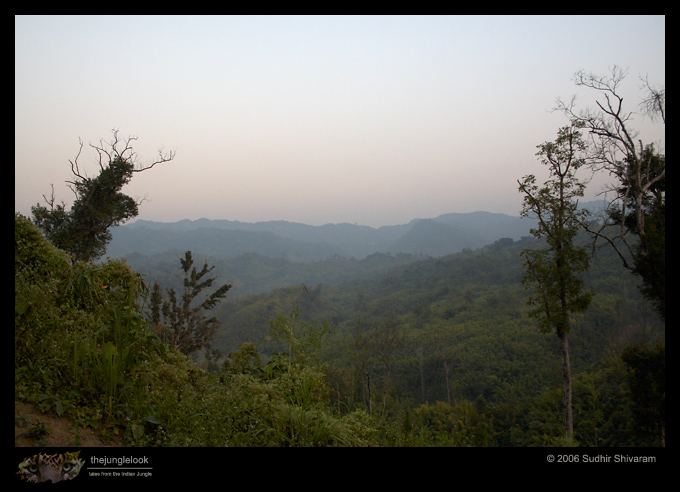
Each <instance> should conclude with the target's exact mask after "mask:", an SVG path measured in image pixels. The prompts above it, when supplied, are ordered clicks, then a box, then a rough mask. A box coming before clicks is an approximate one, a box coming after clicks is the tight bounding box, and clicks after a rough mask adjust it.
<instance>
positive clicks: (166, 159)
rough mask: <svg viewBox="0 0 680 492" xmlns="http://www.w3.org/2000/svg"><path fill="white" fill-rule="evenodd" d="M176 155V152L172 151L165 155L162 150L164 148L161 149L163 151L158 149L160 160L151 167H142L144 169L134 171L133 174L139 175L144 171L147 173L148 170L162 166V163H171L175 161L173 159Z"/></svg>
mask: <svg viewBox="0 0 680 492" xmlns="http://www.w3.org/2000/svg"><path fill="white" fill-rule="evenodd" d="M176 154H177V153H176V152H173V151H172V150H171V151H170V152H168V153H167V154H165V155H163V149H162V148H161V149H158V160H156V161H154V162H152V163H151V164H149V165H147V166H142V167H140V168H138V169H133V170H132V172H133V173H139V172H142V171H146V170H147V169H151V168H152V167H154V166H155V165H156V164H160V163H162V162H169V161H171V160H173V159H174V158H175V155H176Z"/></svg>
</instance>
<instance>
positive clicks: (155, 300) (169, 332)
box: [150, 251, 231, 354]
mask: <svg viewBox="0 0 680 492" xmlns="http://www.w3.org/2000/svg"><path fill="white" fill-rule="evenodd" d="M180 263H181V264H182V270H183V271H184V292H183V293H182V297H181V299H179V301H178V299H177V294H176V293H175V289H168V290H167V294H168V298H167V300H164V299H163V294H162V292H161V287H160V285H159V284H158V282H156V283H154V286H153V289H152V291H151V299H150V310H151V325H152V328H153V329H154V331H156V333H158V335H159V337H160V338H161V340H162V341H163V342H164V343H167V344H168V345H170V346H171V347H173V348H175V349H177V350H179V351H180V352H182V353H184V354H190V353H191V352H194V351H196V350H201V349H205V348H210V341H211V340H212V339H213V338H214V336H215V332H216V331H217V327H218V325H219V322H218V320H217V318H215V317H214V316H212V317H210V318H208V317H207V316H206V314H205V312H206V311H210V310H211V309H213V308H215V306H217V303H218V302H219V301H220V300H221V299H222V298H223V297H224V296H226V295H227V291H228V290H229V289H230V288H231V285H230V284H224V285H222V286H221V287H219V288H218V289H217V290H216V291H215V292H213V293H212V294H210V295H209V296H207V297H206V298H205V300H203V302H200V303H199V304H197V305H195V303H194V300H196V298H198V297H199V296H201V293H202V291H203V290H204V289H207V288H209V287H211V286H212V284H213V283H214V282H215V280H216V277H206V275H208V274H209V273H210V272H211V271H212V270H213V269H214V268H215V267H214V266H212V267H208V264H207V263H206V264H204V265H203V269H202V270H201V271H200V272H197V271H196V267H194V266H193V264H194V259H193V256H192V254H191V251H187V252H186V253H185V254H184V259H182V258H180ZM204 277H205V278H204ZM201 297H202V296H201ZM161 315H162V319H161Z"/></svg>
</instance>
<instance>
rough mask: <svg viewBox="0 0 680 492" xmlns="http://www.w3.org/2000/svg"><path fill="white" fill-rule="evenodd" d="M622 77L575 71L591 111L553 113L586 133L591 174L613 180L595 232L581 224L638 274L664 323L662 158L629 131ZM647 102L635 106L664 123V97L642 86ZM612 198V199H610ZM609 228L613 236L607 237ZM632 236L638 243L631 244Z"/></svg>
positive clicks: (571, 107)
mask: <svg viewBox="0 0 680 492" xmlns="http://www.w3.org/2000/svg"><path fill="white" fill-rule="evenodd" d="M626 75H627V71H626V70H623V69H621V68H619V67H617V66H614V67H613V68H612V69H611V71H610V74H609V75H606V76H598V75H594V74H592V73H587V72H584V71H579V72H577V73H576V74H575V77H574V80H575V83H576V85H577V86H581V87H586V88H589V89H593V90H595V91H597V92H598V93H599V95H600V98H599V99H597V100H596V108H586V109H583V110H581V111H577V110H576V104H575V98H572V99H571V100H570V101H569V102H568V103H565V102H563V101H561V100H558V101H557V107H556V108H555V109H556V110H558V111H561V112H563V113H564V114H565V115H566V116H567V118H569V120H571V121H572V123H578V124H580V125H583V128H584V129H586V130H587V131H588V135H589V139H588V141H587V156H586V157H587V160H588V162H589V164H590V165H591V167H592V168H593V169H594V171H596V172H605V173H608V174H609V175H610V176H613V177H614V178H615V179H616V181H617V183H616V184H614V185H613V186H611V187H609V188H607V189H606V190H605V192H606V193H607V194H609V197H610V198H609V199H608V202H609V203H608V207H607V211H606V216H605V217H604V218H603V220H602V221H601V222H600V225H599V226H593V225H592V224H590V225H588V224H584V225H585V227H586V229H587V230H588V231H589V232H590V233H591V234H592V235H593V236H594V238H595V241H594V243H593V244H594V246H595V244H596V243H597V240H598V239H602V240H604V241H605V242H606V243H608V244H610V245H611V246H612V247H613V248H614V250H615V251H616V253H617V254H618V256H619V257H620V258H621V260H622V263H623V265H624V267H626V268H627V269H629V270H630V271H632V272H633V273H636V274H639V275H640V276H641V277H642V279H643V282H644V283H645V284H646V285H645V289H643V293H645V295H646V296H647V297H648V298H650V300H652V301H653V302H654V304H655V306H656V307H657V310H658V311H659V312H660V313H661V315H662V317H664V318H665V307H664V306H665V274H664V272H665V246H664V244H665V193H666V185H665V180H666V165H665V155H662V154H660V153H659V149H657V148H656V147H655V145H654V144H647V145H645V144H644V143H643V142H642V140H640V139H638V135H639V133H638V132H637V131H636V130H635V129H634V128H633V126H632V121H633V118H634V116H635V115H636V113H634V112H633V111H628V110H625V109H624V106H623V97H622V96H621V90H620V88H621V83H622V81H623V80H624V79H625V77H626ZM642 89H643V90H644V91H645V92H646V97H645V98H644V99H643V100H642V102H641V103H640V105H639V108H640V110H641V111H642V114H644V115H646V116H648V117H650V118H651V119H652V121H659V120H660V121H661V122H662V124H664V125H665V123H666V111H665V110H666V91H665V88H664V87H660V88H659V87H652V85H651V84H650V83H649V81H648V80H647V79H646V78H645V79H644V80H643V86H642ZM612 193H613V198H611V196H612ZM611 226H614V227H615V229H616V231H617V232H616V233H615V234H614V235H613V236H612V234H609V233H608V231H610V230H611ZM631 235H634V236H637V239H638V240H637V242H633V241H631Z"/></svg>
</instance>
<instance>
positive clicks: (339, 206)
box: [14, 16, 666, 227]
mask: <svg viewBox="0 0 680 492" xmlns="http://www.w3.org/2000/svg"><path fill="white" fill-rule="evenodd" d="M665 36H666V32H665V17H663V16H660V17H659V16H657V17H638V16H629V17H458V16H455V17H111V16H102V17H32V16H30V17H16V18H15V62H14V63H15V65H14V66H15V76H14V78H15V123H14V128H15V161H14V170H15V184H14V192H15V199H14V202H15V210H16V211H19V212H22V213H24V214H25V215H28V214H30V207H31V205H35V204H36V203H38V202H43V199H42V195H43V194H46V195H48V196H49V194H50V183H54V185H55V194H56V197H57V200H58V201H61V200H64V201H66V203H67V204H69V203H71V201H72V199H73V194H72V193H71V191H70V190H69V189H68V188H67V187H66V185H65V183H64V181H65V180H67V179H69V178H70V177H71V174H70V166H69V164H68V159H73V158H74V157H75V155H76V153H77V151H78V138H79V137H80V138H81V139H82V140H83V141H84V142H85V147H84V149H83V154H82V155H81V157H80V159H79V163H80V164H81V166H82V167H83V168H84V169H86V170H87V172H88V174H89V175H90V176H94V175H96V174H97V170H98V166H97V164H96V159H97V155H96V153H95V152H94V151H93V150H92V149H90V148H88V147H87V144H88V143H90V142H92V143H98V142H99V140H100V139H102V138H103V139H104V140H108V139H109V138H110V137H111V129H113V128H117V129H118V130H119V132H120V135H121V136H128V135H134V136H136V137H138V140H137V142H136V144H135V150H136V152H137V154H138V155H139V160H140V163H147V162H150V161H152V160H153V158H154V157H155V156H156V155H157V152H158V149H159V148H160V147H163V148H164V149H165V150H166V151H167V150H174V151H176V152H177V156H176V158H175V160H174V161H172V162H170V163H166V164H163V165H159V166H156V167H154V168H153V169H151V170H148V171H145V172H143V173H138V174H136V175H135V176H134V178H133V181H132V182H131V183H130V184H129V185H128V186H127V187H126V188H124V190H123V191H124V192H126V193H127V194H129V195H131V196H133V197H136V198H143V197H145V196H146V197H147V199H148V200H149V201H147V202H144V203H143V204H142V205H141V207H140V215H139V218H141V219H147V220H160V221H177V220H181V219H185V218H188V219H198V218H201V217H206V218H210V219H228V220H240V221H244V222H257V221H265V220H288V221H294V222H303V223H306V224H313V225H321V224H325V223H341V222H350V223H358V224H365V225H370V226H373V227H377V226H381V225H393V224H403V223H407V222H409V221H411V220H412V219H414V218H429V217H436V216H438V215H441V214H444V213H449V212H472V211H476V210H486V211H490V212H503V213H507V214H510V215H519V210H520V208H521V201H522V198H521V196H520V194H519V193H518V192H517V179H519V178H521V177H522V176H524V175H526V174H530V173H534V174H539V173H540V171H541V165H540V164H539V162H538V160H537V159H536V156H535V153H536V145H538V144H540V143H542V142H544V141H548V140H554V138H555V136H556V133H557V129H558V128H559V127H560V126H563V125H565V124H566V123H567V121H566V119H565V118H564V116H563V115H562V114H559V113H551V112H550V109H552V108H553V107H554V105H555V100H556V98H557V97H562V98H563V99H569V98H570V97H571V96H572V95H573V94H578V97H579V99H578V102H579V105H580V106H581V107H585V106H591V105H593V104H594V97H595V93H593V92H592V91H591V92H588V91H583V90H582V89H579V88H577V87H576V86H575V85H574V83H573V78H572V77H573V74H574V72H576V71H577V70H579V69H584V70H586V71H589V72H594V73H597V74H602V75H604V74H607V73H608V72H609V67H611V66H612V65H614V64H616V65H619V66H621V67H624V68H628V69H629V75H628V77H627V78H626V81H625V84H624V86H623V89H622V92H623V94H624V98H625V102H624V104H626V105H627V109H629V110H636V109H637V104H638V102H639V100H640V97H641V95H642V93H641V91H640V90H639V85H640V79H639V77H640V76H648V78H649V81H650V82H651V83H652V84H656V85H661V84H665V56H666V48H665ZM635 123H636V126H637V127H639V128H640V129H642V130H643V133H642V135H641V136H643V137H644V138H645V140H646V141H649V140H657V141H659V140H661V141H662V140H663V139H664V136H665V133H664V131H663V128H662V127H661V128H659V127H660V126H661V125H655V126H652V125H650V124H648V122H647V121H644V120H643V119H642V117H639V118H637V119H636V121H635ZM596 188H597V187H596V186H593V187H592V189H591V191H590V197H593V196H594V194H595V192H596V191H598V189H599V188H598V189H596Z"/></svg>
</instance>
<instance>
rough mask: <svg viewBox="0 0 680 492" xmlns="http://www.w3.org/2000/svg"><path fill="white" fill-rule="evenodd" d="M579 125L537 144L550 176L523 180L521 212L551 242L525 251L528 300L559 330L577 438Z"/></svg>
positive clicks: (582, 302) (581, 251)
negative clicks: (571, 338)
mask: <svg viewBox="0 0 680 492" xmlns="http://www.w3.org/2000/svg"><path fill="white" fill-rule="evenodd" d="M579 127H580V125H578V124H577V125H572V126H568V127H564V128H561V129H560V130H559V131H558V134H557V139H556V140H555V142H546V143H543V144H541V145H539V146H538V149H539V152H538V153H537V154H536V155H538V156H540V159H541V163H542V164H543V165H545V166H547V167H548V171H549V178H548V180H547V181H546V182H545V183H544V185H543V186H542V187H539V186H538V185H537V184H536V177H535V176H534V175H528V176H525V177H524V179H523V181H521V182H520V181H518V183H519V190H520V192H521V193H523V194H524V204H523V208H522V212H521V214H522V216H524V217H526V216H531V217H535V218H537V219H538V225H537V227H536V228H535V229H532V231H531V232H532V234H533V235H534V236H535V237H537V238H543V239H545V241H546V245H547V247H546V248H545V249H539V250H524V251H523V252H522V254H523V256H524V259H525V267H526V274H525V276H524V279H523V283H524V285H525V286H526V287H528V288H532V290H533V293H532V294H531V295H530V297H529V301H528V302H529V304H530V305H532V306H534V307H533V309H531V310H530V311H529V315H530V316H532V317H534V318H536V319H537V320H538V322H539V326H540V328H541V330H542V331H544V332H546V333H547V332H550V331H553V330H554V331H555V333H556V334H557V337H558V339H559V343H560V350H561V352H562V371H563V377H564V391H563V403H564V428H565V433H566V435H567V437H568V438H569V439H572V438H573V432H574V419H573V413H572V384H571V362H570V356H569V342H568V339H567V335H568V333H569V330H570V327H571V320H570V314H571V313H577V312H583V311H585V310H586V309H587V308H588V306H589V304H590V300H591V293H590V292H589V291H586V290H585V289H584V285H583V281H582V280H581V279H580V278H579V274H580V273H582V272H585V271H587V270H588V268H589V258H588V255H587V253H586V250H585V248H583V247H579V246H577V245H576V244H574V238H575V236H576V234H577V232H578V231H579V228H580V223H581V222H582V221H583V220H584V219H585V215H586V212H585V211H579V210H578V207H577V205H578V199H579V198H580V197H582V196H583V190H584V184H583V183H581V182H580V181H579V180H578V179H577V178H576V171H577V170H578V169H579V168H580V167H581V166H583V164H584V160H583V159H582V158H580V154H581V152H583V150H584V143H583V141H582V139H581V134H580V132H579Z"/></svg>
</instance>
